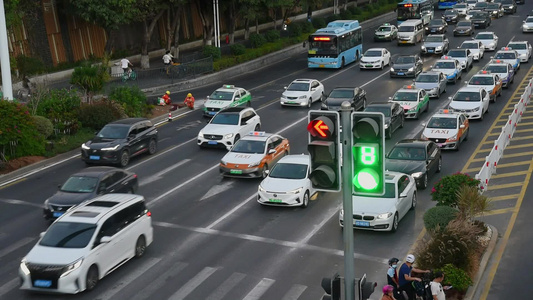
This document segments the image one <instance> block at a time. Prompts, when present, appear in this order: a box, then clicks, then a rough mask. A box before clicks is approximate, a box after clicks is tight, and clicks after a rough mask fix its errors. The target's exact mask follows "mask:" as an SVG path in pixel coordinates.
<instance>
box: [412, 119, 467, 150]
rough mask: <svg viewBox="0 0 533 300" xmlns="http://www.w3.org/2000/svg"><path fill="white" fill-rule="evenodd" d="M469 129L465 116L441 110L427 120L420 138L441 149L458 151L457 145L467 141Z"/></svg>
mask: <svg viewBox="0 0 533 300" xmlns="http://www.w3.org/2000/svg"><path fill="white" fill-rule="evenodd" d="M469 128H470V127H469V122H468V117H467V116H466V115H465V114H463V113H454V112H452V111H450V110H448V109H441V110H439V112H438V113H436V114H434V115H433V116H432V117H431V119H429V121H428V123H427V124H426V125H425V127H424V131H422V135H421V136H420V138H421V139H423V140H430V141H433V142H435V143H436V144H437V146H439V147H440V148H441V149H453V150H459V144H460V143H462V142H463V141H466V140H467V139H468V132H469Z"/></svg>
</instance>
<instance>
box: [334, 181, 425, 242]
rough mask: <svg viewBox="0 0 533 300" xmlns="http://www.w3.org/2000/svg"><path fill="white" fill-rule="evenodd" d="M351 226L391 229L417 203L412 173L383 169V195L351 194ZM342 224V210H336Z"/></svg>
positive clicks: (377, 229)
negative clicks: (384, 170) (384, 171)
mask: <svg viewBox="0 0 533 300" xmlns="http://www.w3.org/2000/svg"><path fill="white" fill-rule="evenodd" d="M352 199H353V200H352V201H353V218H350V219H352V220H353V226H354V228H357V229H367V230H376V231H392V232H395V231H396V229H398V223H399V222H400V220H401V219H402V218H403V217H404V216H405V215H406V214H407V212H408V211H409V210H413V209H414V208H415V207H416V202H417V198H416V181H415V179H414V178H413V177H412V176H411V175H407V174H403V173H398V172H386V173H385V194H384V195H383V196H353V197H352ZM339 224H340V225H341V227H344V211H343V210H342V209H341V211H340V213H339Z"/></svg>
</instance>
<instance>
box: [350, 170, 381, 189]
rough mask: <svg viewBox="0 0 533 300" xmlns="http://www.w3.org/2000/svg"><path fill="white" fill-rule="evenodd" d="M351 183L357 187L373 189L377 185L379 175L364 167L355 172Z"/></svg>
mask: <svg viewBox="0 0 533 300" xmlns="http://www.w3.org/2000/svg"><path fill="white" fill-rule="evenodd" d="M352 183H353V184H354V185H355V186H356V187H357V188H358V189H363V190H367V191H369V190H374V189H375V188H377V187H378V185H379V175H378V173H377V172H376V171H374V170H373V169H370V168H365V169H362V170H360V171H359V172H358V173H357V174H355V176H354V178H353V180H352Z"/></svg>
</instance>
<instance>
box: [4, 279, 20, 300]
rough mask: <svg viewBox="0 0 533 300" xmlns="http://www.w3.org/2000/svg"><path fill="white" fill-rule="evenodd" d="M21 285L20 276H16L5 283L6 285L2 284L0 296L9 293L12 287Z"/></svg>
mask: <svg viewBox="0 0 533 300" xmlns="http://www.w3.org/2000/svg"><path fill="white" fill-rule="evenodd" d="M18 285H19V278H18V277H15V278H13V279H11V280H10V281H8V282H7V283H5V284H4V285H2V286H0V298H1V297H3V296H4V295H5V294H7V293H8V292H9V291H11V290H12V289H14V288H16V287H17V286H18Z"/></svg>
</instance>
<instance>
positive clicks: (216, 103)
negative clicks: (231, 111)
mask: <svg viewBox="0 0 533 300" xmlns="http://www.w3.org/2000/svg"><path fill="white" fill-rule="evenodd" d="M230 104H231V101H229V100H207V101H205V104H204V106H205V107H213V108H223V107H226V106H229V105H230Z"/></svg>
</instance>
